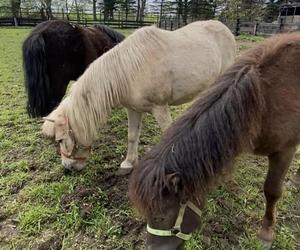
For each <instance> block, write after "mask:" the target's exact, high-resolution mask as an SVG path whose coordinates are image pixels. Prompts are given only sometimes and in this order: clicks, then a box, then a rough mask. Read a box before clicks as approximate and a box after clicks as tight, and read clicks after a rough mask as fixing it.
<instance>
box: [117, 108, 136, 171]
mask: <svg viewBox="0 0 300 250" xmlns="http://www.w3.org/2000/svg"><path fill="white" fill-rule="evenodd" d="M127 116H128V150H127V156H126V159H125V160H124V161H123V162H122V163H121V166H120V169H119V170H118V174H119V175H126V174H129V173H130V172H131V170H132V167H133V164H134V163H135V162H136V161H137V160H138V141H139V136H140V131H141V124H142V113H139V112H136V111H134V110H132V109H127Z"/></svg>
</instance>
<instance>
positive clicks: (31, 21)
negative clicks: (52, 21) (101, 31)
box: [0, 17, 155, 29]
mask: <svg viewBox="0 0 300 250" xmlns="http://www.w3.org/2000/svg"><path fill="white" fill-rule="evenodd" d="M43 21H45V20H43V19H41V18H21V17H20V18H14V17H11V18H9V17H5V18H0V26H35V25H37V24H38V23H41V22H43ZM68 21H70V22H73V23H78V24H81V25H84V26H91V25H93V24H99V23H101V24H106V25H108V26H111V27H112V28H119V29H130V28H132V29H136V28H139V27H142V26H149V25H153V24H155V22H153V21H138V22H137V21H134V20H121V19H120V20H101V21H93V20H88V19H84V20H80V21H78V20H68Z"/></svg>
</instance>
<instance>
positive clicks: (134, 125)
mask: <svg viewBox="0 0 300 250" xmlns="http://www.w3.org/2000/svg"><path fill="white" fill-rule="evenodd" d="M235 56H236V43H235V39H234V36H233V35H232V33H231V32H230V30H229V29H228V28H227V27H226V26H225V25H223V24H222V23H220V22H218V21H199V22H194V23H192V24H189V25H187V26H185V27H183V28H181V29H178V30H176V31H165V30H161V29H158V28H155V27H153V26H152V27H145V28H141V29H139V30H137V31H135V32H134V33H133V34H132V35H130V36H129V37H128V38H127V39H125V40H124V41H123V42H122V43H120V44H119V45H117V46H115V47H114V48H113V49H112V50H110V51H108V52H107V53H105V54H104V55H103V56H102V57H100V58H98V59H97V60H95V61H94V62H93V63H92V64H91V65H90V66H89V67H88V69H87V70H86V71H85V72H84V74H83V75H82V76H81V77H80V78H79V79H78V81H77V82H76V83H75V84H74V85H73V86H72V90H71V93H70V94H69V96H68V97H67V98H66V99H65V100H64V101H63V102H62V103H61V104H60V105H59V107H58V108H57V109H56V110H54V111H53V112H52V113H51V114H50V115H49V116H48V121H45V123H44V125H43V133H44V134H46V135H48V136H50V137H56V139H57V140H59V141H60V142H61V147H62V148H64V149H66V148H67V149H70V148H72V145H71V146H70V145H67V144H70V141H72V140H73V141H74V142H73V144H74V143H76V144H80V145H85V146H90V145H91V144H92V142H93V141H94V140H95V139H96V137H97V131H98V129H99V128H100V127H101V125H103V124H104V123H105V122H106V118H107V116H108V115H109V114H110V112H111V109H112V108H113V107H117V106H123V107H126V108H127V111H128V152H127V157H126V159H125V160H124V161H123V162H122V164H121V168H122V169H130V168H132V165H133V163H134V162H135V161H136V160H137V159H138V153H137V152H138V150H137V149H138V138H139V133H140V127H141V120H142V113H143V112H149V113H152V114H153V115H154V117H155V119H156V120H157V122H158V124H159V125H160V127H161V128H162V130H165V129H166V128H167V127H168V126H169V125H170V123H171V122H172V119H171V116H170V113H169V106H170V105H179V104H183V103H186V102H188V101H191V100H192V99H193V98H195V97H196V96H197V95H199V93H201V92H202V91H204V90H205V89H206V88H207V87H209V85H211V84H212V83H213V82H214V81H215V80H216V79H217V78H218V77H219V76H220V74H222V73H223V72H224V71H225V70H226V69H227V68H228V67H229V66H230V65H231V64H232V63H233V62H234V59H235ZM66 120H67V121H68V122H67V123H68V124H66V122H65V121H66ZM51 121H52V122H51ZM53 122H54V123H53ZM70 128H71V129H72V133H73V134H74V138H68V137H70V136H69V134H68V133H67V131H68V130H69V129H70ZM69 153H70V155H71V154H72V152H69ZM76 154H77V155H78V154H79V152H76ZM81 154H87V152H84V150H83V151H82V152H81ZM62 161H63V164H64V166H65V167H66V168H68V169H71V168H74V169H81V168H82V167H83V166H84V162H83V161H77V160H75V159H74V157H73V159H72V157H66V156H62Z"/></svg>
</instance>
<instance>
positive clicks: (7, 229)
mask: <svg viewBox="0 0 300 250" xmlns="http://www.w3.org/2000/svg"><path fill="white" fill-rule="evenodd" d="M19 234H20V230H19V229H18V227H17V223H16V221H14V220H11V219H7V220H5V221H3V222H1V223H0V242H1V243H9V242H10V241H12V240H13V239H14V238H16V237H18V236H19Z"/></svg>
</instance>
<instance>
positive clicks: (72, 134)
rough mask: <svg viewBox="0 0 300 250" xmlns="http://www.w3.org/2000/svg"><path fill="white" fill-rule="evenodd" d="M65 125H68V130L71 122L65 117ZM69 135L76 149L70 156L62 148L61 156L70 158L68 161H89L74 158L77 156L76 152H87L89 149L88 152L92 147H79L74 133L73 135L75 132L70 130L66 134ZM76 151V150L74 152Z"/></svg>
mask: <svg viewBox="0 0 300 250" xmlns="http://www.w3.org/2000/svg"><path fill="white" fill-rule="evenodd" d="M65 123H66V124H67V126H68V128H69V120H68V117H65ZM66 133H67V135H68V136H69V137H71V138H72V140H73V141H74V147H73V149H72V152H71V153H70V154H68V153H66V152H64V151H63V150H62V149H61V147H60V151H59V152H60V154H61V155H62V156H64V157H65V158H68V159H72V160H77V161H85V160H86V159H87V157H76V156H74V155H75V154H76V152H77V151H78V150H85V149H88V150H91V148H92V147H91V146H83V145H78V144H76V140H75V136H74V133H73V130H72V129H71V128H70V129H68V131H67V132H66ZM74 149H75V150H74Z"/></svg>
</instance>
